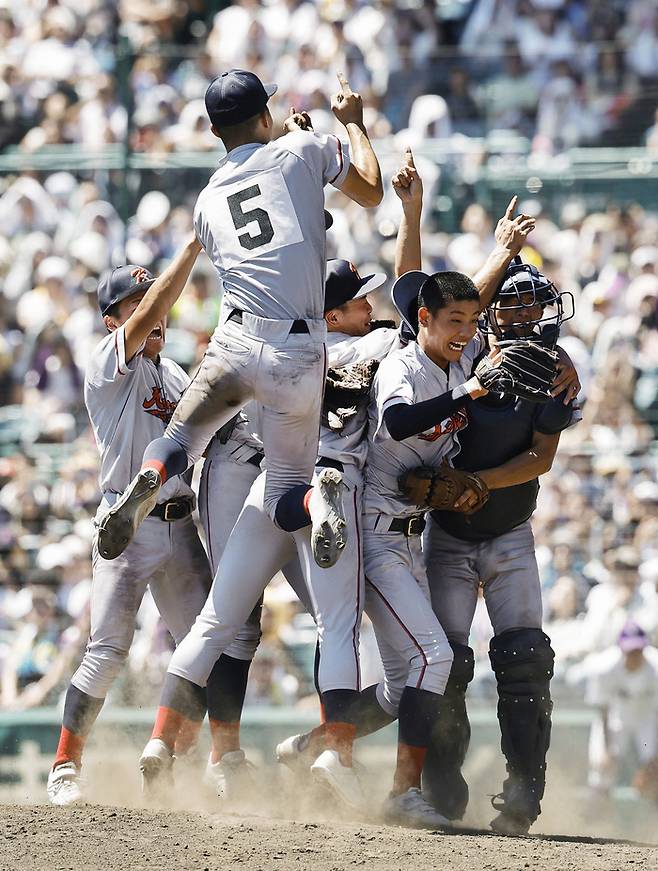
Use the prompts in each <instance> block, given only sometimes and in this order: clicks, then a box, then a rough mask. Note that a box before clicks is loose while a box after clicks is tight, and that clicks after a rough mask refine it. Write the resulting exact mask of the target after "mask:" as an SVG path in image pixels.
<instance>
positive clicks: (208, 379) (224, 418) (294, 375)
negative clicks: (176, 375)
mask: <svg viewBox="0 0 658 871" xmlns="http://www.w3.org/2000/svg"><path fill="white" fill-rule="evenodd" d="M229 315H230V312H226V311H223V312H222V319H221V323H220V326H218V327H217V330H216V331H215V333H214V335H213V337H212V339H211V340H210V343H209V345H208V348H207V350H206V353H205V355H204V358H203V360H202V361H201V365H200V367H199V369H198V371H197V373H196V375H195V376H194V378H193V379H192V383H191V384H190V386H189V387H188V389H187V390H186V391H185V393H184V394H183V396H182V397H181V400H180V402H179V403H178V406H177V408H176V411H175V412H174V415H173V417H172V419H171V422H170V423H169V425H168V427H167V429H166V431H165V437H166V438H171V439H172V440H173V441H175V442H176V443H177V444H178V445H180V446H181V447H182V448H183V449H184V450H185V452H186V453H187V457H188V465H192V464H193V463H195V462H196V461H197V460H198V459H199V458H200V457H201V455H202V454H203V452H204V450H205V448H206V446H207V445H208V443H209V442H210V440H211V438H212V437H213V435H214V434H215V432H216V431H217V430H218V429H219V428H220V427H222V426H223V425H224V424H225V423H227V422H228V421H229V420H230V419H231V418H232V417H233V416H234V415H235V414H236V412H238V411H239V410H240V408H242V407H243V406H244V405H246V403H247V402H248V401H249V400H250V399H255V400H256V401H257V402H259V403H260V404H261V405H262V406H263V412H262V420H261V427H262V429H261V437H262V440H263V449H264V451H265V457H266V458H267V472H266V481H265V497H264V499H265V510H266V511H267V513H268V514H269V516H270V517H271V518H274V512H275V509H276V505H277V502H278V501H279V499H280V497H281V496H282V495H283V494H284V493H286V492H287V491H288V490H290V489H291V488H292V487H294V486H296V485H298V484H308V483H309V482H310V480H311V475H312V474H313V467H314V465H315V459H316V456H317V447H318V435H319V429H320V409H321V405H322V393H323V386H324V378H325V371H326V353H325V346H324V338H325V335H326V325H325V323H324V321H313V320H309V321H306V324H307V328H308V332H302V333H293V332H290V330H291V326H292V322H291V321H285V320H281V321H279V320H269V319H266V318H260V317H257V316H256V315H252V314H248V313H246V312H245V313H243V315H242V324H239V323H236V322H235V321H233V320H226V318H227V317H228V316H229Z"/></svg>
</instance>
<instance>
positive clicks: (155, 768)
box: [139, 738, 174, 798]
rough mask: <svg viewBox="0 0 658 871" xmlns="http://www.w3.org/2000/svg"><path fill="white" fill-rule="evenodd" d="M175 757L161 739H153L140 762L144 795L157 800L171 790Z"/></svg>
mask: <svg viewBox="0 0 658 871" xmlns="http://www.w3.org/2000/svg"><path fill="white" fill-rule="evenodd" d="M173 765H174V757H173V756H172V754H171V752H170V750H169V748H168V747H167V745H166V744H165V743H164V741H161V740H160V738H151V740H150V741H149V742H148V743H147V745H146V747H145V748H144V750H143V752H142V755H141V758H140V760H139V770H140V772H141V774H142V794H143V795H145V796H146V797H147V798H156V797H158V796H161V795H162V793H163V792H166V791H167V790H169V789H170V788H171V787H172V786H173V784H174V776H173V770H172V769H173Z"/></svg>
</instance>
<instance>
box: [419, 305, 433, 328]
mask: <svg viewBox="0 0 658 871" xmlns="http://www.w3.org/2000/svg"><path fill="white" fill-rule="evenodd" d="M430 314H431V313H430V310H429V309H428V308H427V307H426V306H424V305H421V306H420V308H419V309H418V323H419V325H420V326H421V327H425V329H427V327H428V326H429V318H430Z"/></svg>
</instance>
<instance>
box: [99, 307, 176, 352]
mask: <svg viewBox="0 0 658 871" xmlns="http://www.w3.org/2000/svg"><path fill="white" fill-rule="evenodd" d="M145 294H146V291H145V290H140V291H137V292H136V293H133V294H132V295H131V296H127V297H126V298H125V299H122V300H121V301H120V302H118V303H117V304H116V306H115V313H114V315H105V317H104V318H103V320H104V321H105V326H106V327H107V328H108V330H110V332H113V331H114V330H116V329H117V328H118V327H121V326H123V324H125V322H126V321H127V320H128V318H129V317H130V316H131V314H132V313H133V312H134V311H135V309H136V308H137V306H138V305H139V304H140V302H141V301H142V299H143V298H144V296H145ZM166 329H167V319H166V318H163V319H162V320H161V321H158V323H157V324H156V325H155V327H154V328H153V329H152V330H151V332H150V333H149V335H148V337H147V339H146V344H145V345H144V356H145V357H148V358H149V359H150V360H155V359H156V358H157V357H158V355H159V354H160V352H161V351H162V349H163V348H164V344H165V332H166Z"/></svg>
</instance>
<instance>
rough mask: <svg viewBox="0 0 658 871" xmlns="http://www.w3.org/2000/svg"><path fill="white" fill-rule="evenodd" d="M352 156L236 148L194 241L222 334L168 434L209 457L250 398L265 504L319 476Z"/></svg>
mask: <svg viewBox="0 0 658 871" xmlns="http://www.w3.org/2000/svg"><path fill="white" fill-rule="evenodd" d="M348 168H349V158H348V155H347V153H346V152H345V151H344V150H343V147H342V145H341V144H340V142H339V140H338V139H336V138H335V137H333V136H319V135H317V134H314V133H310V132H296V133H290V134H288V135H286V136H283V137H281V138H280V139H277V140H276V141H274V142H271V143H269V144H267V145H260V144H251V145H243V146H240V147H239V148H236V149H233V150H232V151H231V152H230V153H229V154H227V155H226V157H225V158H223V159H222V161H221V162H220V165H219V168H218V169H217V171H216V172H215V174H214V175H213V176H212V178H211V180H210V182H209V184H208V186H207V187H206V188H205V189H204V190H203V191H202V192H201V194H200V195H199V199H198V202H197V206H196V209H195V216H194V223H195V228H196V232H197V235H198V237H199V239H200V241H201V242H202V244H203V246H204V248H205V249H206V252H207V253H208V255H209V257H210V259H211V260H212V261H213V263H214V264H215V266H216V268H217V270H218V272H219V274H220V277H221V279H222V284H223V287H224V299H223V304H222V314H221V318H220V325H219V327H218V328H217V330H216V332H215V334H214V335H213V337H212V340H211V342H210V344H209V346H208V349H207V351H206V354H205V357H204V359H203V361H202V363H201V366H200V367H199V370H198V372H197V374H196V375H195V377H194V379H193V380H192V384H191V385H190V388H189V389H188V390H187V392H186V393H185V396H184V397H183V399H182V401H181V402H180V404H179V406H178V408H177V410H176V413H175V414H174V416H173V419H172V421H171V423H170V425H169V427H168V428H167V436H169V437H171V438H172V439H173V440H174V441H175V442H177V444H179V445H180V446H181V447H182V448H183V449H184V450H185V452H186V453H187V457H188V463H189V464H192V463H194V462H195V461H196V460H197V459H198V458H199V457H200V456H201V454H202V452H203V450H204V449H205V447H206V446H207V444H208V442H209V441H210V439H211V438H212V436H213V434H214V433H215V431H216V430H217V429H219V428H220V427H221V426H223V424H224V423H226V422H227V421H228V420H229V419H230V418H231V417H233V415H234V414H235V412H236V410H237V409H239V408H240V407H241V406H243V405H245V404H246V402H247V401H249V400H250V399H255V400H256V401H257V402H258V403H259V404H260V405H262V406H263V410H262V429H261V435H262V439H263V446H264V451H265V455H266V456H267V472H266V487H265V505H266V509H267V511H268V513H269V514H270V516H271V517H273V516H274V510H275V508H276V504H277V502H278V500H279V498H280V497H281V496H282V495H283V493H285V492H286V491H288V490H289V489H290V488H291V487H293V486H295V485H297V484H305V483H308V481H309V480H310V478H311V475H312V472H313V466H314V463H315V458H316V450H317V440H318V428H319V420H320V407H321V399H322V390H323V383H324V376H325V352H324V339H325V335H326V325H325V322H324V320H323V317H322V315H323V301H324V270H325V245H326V231H325V225H324V211H323V203H324V194H323V188H324V186H325V185H326V184H333V185H334V186H336V187H338V188H340V186H341V184H342V183H343V181H344V180H345V177H346V175H347V171H348Z"/></svg>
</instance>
